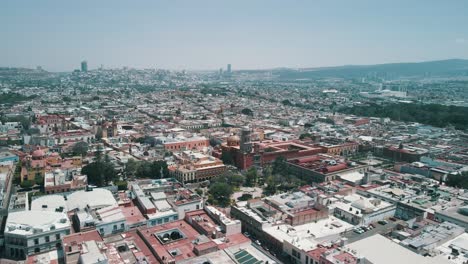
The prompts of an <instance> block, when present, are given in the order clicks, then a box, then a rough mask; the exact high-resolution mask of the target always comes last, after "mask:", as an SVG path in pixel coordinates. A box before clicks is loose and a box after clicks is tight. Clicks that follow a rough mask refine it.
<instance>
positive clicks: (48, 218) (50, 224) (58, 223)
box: [5, 211, 70, 235]
mask: <svg viewBox="0 0 468 264" xmlns="http://www.w3.org/2000/svg"><path fill="white" fill-rule="evenodd" d="M69 227H70V221H69V220H68V218H67V215H66V214H65V213H59V212H50V211H20V212H13V213H10V214H8V218H7V222H6V228H5V233H9V234H17V235H32V234H35V233H44V232H48V231H51V230H56V229H63V228H69Z"/></svg>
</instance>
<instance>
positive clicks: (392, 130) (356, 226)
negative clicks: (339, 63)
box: [0, 60, 468, 264]
mask: <svg viewBox="0 0 468 264" xmlns="http://www.w3.org/2000/svg"><path fill="white" fill-rule="evenodd" d="M460 63H462V64H463V63H464V65H465V66H464V68H459V67H458V66H457V67H458V68H457V71H452V72H449V71H444V72H441V71H439V70H437V69H436V68H434V69H433V70H428V68H429V67H430V65H432V64H444V65H447V68H449V67H450V65H452V64H460ZM428 65H429V66H428ZM77 66H78V67H77V68H78V69H77V70H75V71H73V72H62V73H55V72H49V71H47V70H44V69H43V68H42V67H37V68H36V69H27V68H6V67H4V68H0V103H1V109H0V110H1V116H0V118H1V124H0V133H1V134H0V144H1V149H0V164H1V167H0V187H1V192H0V194H1V195H0V204H1V206H2V208H1V219H0V220H1V231H0V234H1V239H0V241H1V257H2V263H17V262H19V263H168V264H172V263H194V264H195V263H196V264H205V263H240V264H244V263H246V264H250V263H269V264H272V263H303V264H319V263H320V264H325V263H326V264H329V263H330V264H358V263H359V264H361V263H375V264H377V263H415V264H416V263H434V264H445V263H447V264H449V263H452V264H462V263H467V262H468V254H467V253H468V235H467V234H466V232H465V230H466V229H467V228H468V205H467V201H468V193H467V192H466V191H465V190H466V188H468V180H467V179H468V133H467V128H468V119H467V117H468V110H467V109H468V92H467V88H466V87H467V85H468V67H467V66H468V63H467V62H466V61H453V60H449V61H442V62H428V63H422V64H401V65H398V66H396V68H398V69H401V68H406V69H407V71H406V72H409V75H405V74H402V73H401V72H398V71H393V70H392V68H391V67H390V66H388V68H385V69H386V70H385V71H382V70H381V69H380V70H379V69H375V67H383V66H375V67H374V68H372V67H371V66H369V67H370V69H366V70H361V71H360V72H356V71H355V70H354V69H353V68H350V69H341V68H337V69H336V71H333V70H331V69H329V68H327V69H323V70H322V69H314V70H310V71H308V70H307V69H301V70H292V69H273V70H255V71H245V70H235V66H234V65H231V64H227V66H225V67H222V68H220V69H219V70H218V71H174V70H155V69H135V68H131V67H123V68H113V69H107V68H104V67H102V66H101V67H99V68H97V69H90V68H88V63H87V61H83V62H81V64H79V63H77ZM410 67H414V68H419V67H421V68H424V73H423V74H419V73H417V72H415V71H410V70H409V69H408V68H410ZM447 68H446V69H447ZM459 69H462V70H461V71H459ZM310 74H312V75H314V76H311V75H310ZM376 249H381V250H376Z"/></svg>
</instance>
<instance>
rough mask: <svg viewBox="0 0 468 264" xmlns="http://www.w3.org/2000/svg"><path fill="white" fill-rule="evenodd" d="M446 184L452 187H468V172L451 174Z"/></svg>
mask: <svg viewBox="0 0 468 264" xmlns="http://www.w3.org/2000/svg"><path fill="white" fill-rule="evenodd" d="M445 184H446V185H448V186H451V187H456V188H463V189H468V172H463V173H461V174H449V175H448V176H447V179H446V181H445Z"/></svg>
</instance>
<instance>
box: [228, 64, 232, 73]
mask: <svg viewBox="0 0 468 264" xmlns="http://www.w3.org/2000/svg"><path fill="white" fill-rule="evenodd" d="M227 74H231V64H228V65H227Z"/></svg>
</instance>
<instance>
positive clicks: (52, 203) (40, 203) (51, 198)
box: [31, 194, 68, 212]
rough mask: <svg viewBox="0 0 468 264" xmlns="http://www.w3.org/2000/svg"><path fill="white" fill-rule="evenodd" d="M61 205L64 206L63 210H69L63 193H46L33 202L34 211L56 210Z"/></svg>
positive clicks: (32, 208)
mask: <svg viewBox="0 0 468 264" xmlns="http://www.w3.org/2000/svg"><path fill="white" fill-rule="evenodd" d="M60 207H62V208H63V211H62V212H68V208H67V203H66V201H65V199H64V198H63V196H62V195H56V194H53V195H44V196H41V197H38V198H37V199H34V200H33V201H32V202H31V210H32V211H51V212H55V210H56V209H58V208H60Z"/></svg>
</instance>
